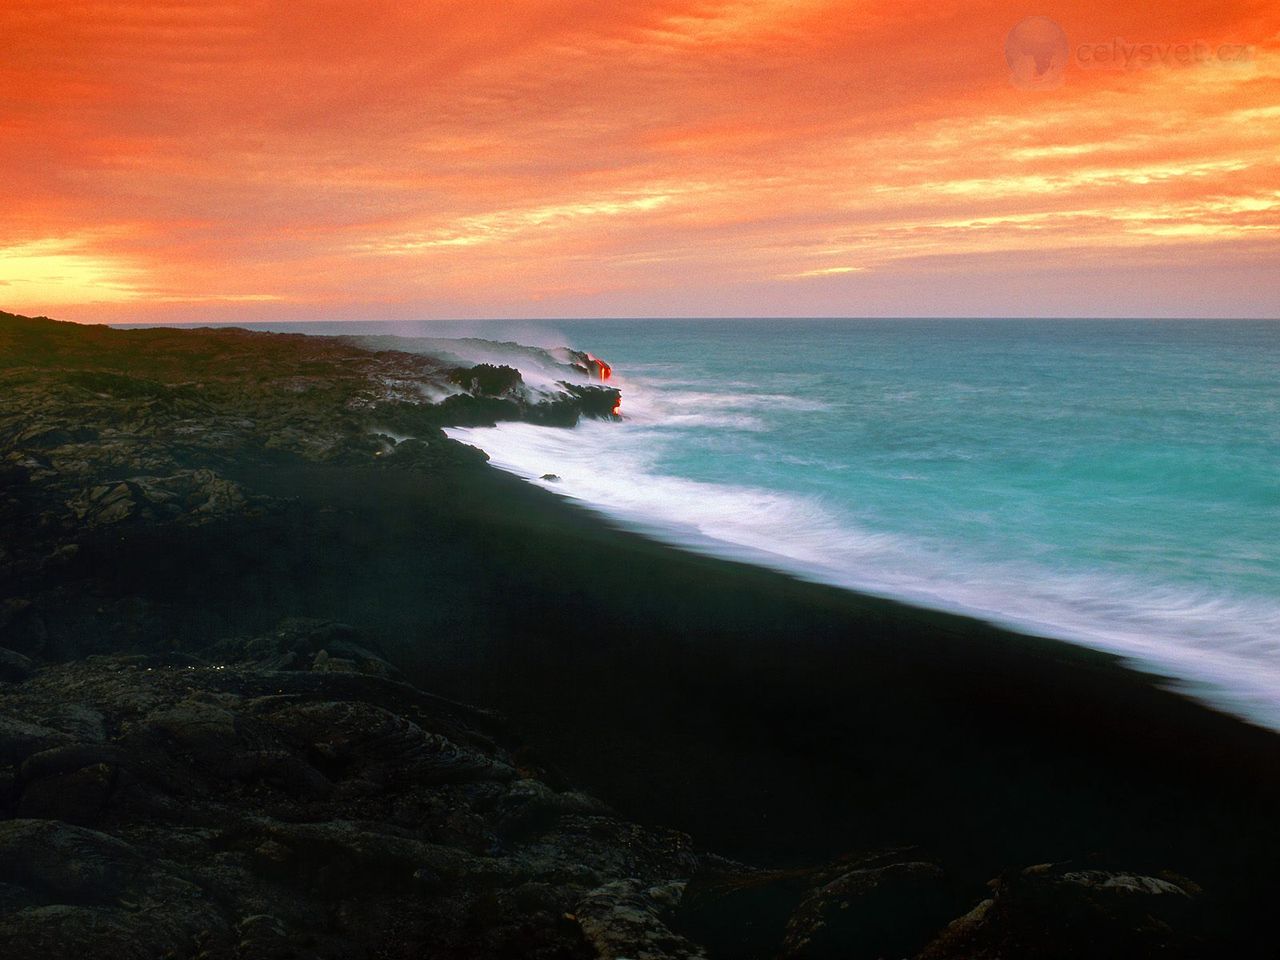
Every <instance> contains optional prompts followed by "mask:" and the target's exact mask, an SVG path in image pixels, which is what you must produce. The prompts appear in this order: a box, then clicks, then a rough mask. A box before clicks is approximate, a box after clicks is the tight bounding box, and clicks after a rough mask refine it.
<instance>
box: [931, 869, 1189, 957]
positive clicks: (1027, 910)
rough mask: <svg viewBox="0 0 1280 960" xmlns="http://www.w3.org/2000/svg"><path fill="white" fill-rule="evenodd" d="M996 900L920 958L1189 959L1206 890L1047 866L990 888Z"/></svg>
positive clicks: (1166, 880) (1182, 882) (1172, 879)
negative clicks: (1202, 894)
mask: <svg viewBox="0 0 1280 960" xmlns="http://www.w3.org/2000/svg"><path fill="white" fill-rule="evenodd" d="M992 888H993V893H992V896H991V898H990V899H988V900H984V901H982V902H981V903H979V904H978V905H977V906H976V907H975V908H974V909H973V910H972V911H970V912H969V913H968V914H966V915H965V916H963V917H961V918H960V919H958V920H956V921H954V922H953V923H951V924H950V925H949V926H948V927H947V928H946V930H945V931H943V933H942V934H941V935H940V936H939V937H938V938H937V939H936V940H935V941H934V942H933V943H931V944H930V945H929V946H928V948H927V949H925V951H924V952H923V953H921V955H920V960H997V958H1005V957H1037V958H1045V960H1069V958H1077V957H1092V958H1098V960H1140V958H1156V957H1169V958H1191V957H1206V956H1210V955H1212V952H1211V951H1206V944H1205V943H1204V942H1203V941H1202V939H1201V938H1200V936H1198V929H1199V925H1200V922H1201V917H1200V904H1199V899H1200V890H1199V888H1198V887H1197V886H1196V884H1194V883H1193V882H1191V881H1190V880H1187V879H1186V878H1185V877H1178V876H1176V875H1172V874H1170V875H1166V876H1147V875H1143V874H1137V873H1128V872H1123V871H1116V870H1100V869H1086V868H1083V867H1080V866H1075V865H1072V864H1044V865H1041V866H1036V867H1028V868H1027V869H1025V870H1023V871H1021V872H1019V873H1013V874H1010V875H1008V876H1005V877H1002V878H1000V879H999V880H996V881H993V883H992Z"/></svg>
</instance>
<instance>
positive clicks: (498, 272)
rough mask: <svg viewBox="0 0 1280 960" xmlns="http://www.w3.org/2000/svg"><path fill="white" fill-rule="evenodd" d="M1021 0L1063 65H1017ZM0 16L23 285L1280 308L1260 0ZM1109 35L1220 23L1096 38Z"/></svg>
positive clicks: (307, 297)
mask: <svg viewBox="0 0 1280 960" xmlns="http://www.w3.org/2000/svg"><path fill="white" fill-rule="evenodd" d="M1030 14H1037V15H1043V16H1048V17H1052V18H1053V19H1054V20H1055V21H1056V22H1057V23H1059V24H1060V25H1061V26H1062V28H1063V29H1064V30H1065V32H1066V35H1067V37H1068V40H1069V43H1070V47H1069V49H1070V51H1071V53H1070V56H1069V59H1068V62H1067V66H1066V72H1065V77H1064V82H1063V83H1062V85H1061V86H1060V87H1058V88H1056V89H1047V90H1042V89H1037V90H1026V89H1020V88H1018V87H1016V86H1015V85H1014V84H1013V83H1012V82H1011V80H1010V73H1009V69H1008V67H1007V65H1006V63H1005V60H1004V43H1005V37H1006V34H1007V33H1008V31H1009V29H1010V28H1011V27H1012V26H1013V25H1014V24H1016V23H1017V22H1018V21H1019V20H1021V19H1022V18H1023V17H1025V16H1028V15H1030ZM0 37H3V38H4V56H3V57H0V194H3V196H2V198H0V199H2V200H3V202H2V203H0V308H4V309H9V310H15V311H19V312H24V313H47V314H51V315H55V316H59V317H63V318H66V319H74V320H112V321H118V320H176V319H190V320H226V319H234V320H253V319H263V320H266V319H330V318H332V319H359V318H364V317H368V318H395V317H417V318H420V317H485V316H500V317H545V316H612V315H618V316H650V315H668V316H670V315H674V316H694V315H718V316H739V315H761V314H763V315H846V316H862V315H1049V316H1073V315H1096V316H1121V315H1140V316H1165V315H1175V316H1176V315H1182V316H1268V317H1277V316H1280V5H1278V4H1276V3H1275V2H1274V0H1264V2H1234V0H1226V2H1211V0H1205V2H1199V0H1196V2H1182V3H1179V2H1177V0H1169V2H1161V3H1140V4H1136V5H1135V4H1125V3H1116V2H1114V0H1108V2H1101V0H1097V2H1092V0H1084V2H1068V3H1060V4H1057V5H1053V6H1049V7H1039V8H1032V9H1028V8H1026V7H1023V6H1022V5H1020V4H1012V3H1006V2H990V3H983V2H977V3H956V2H949V0H939V2H935V3H930V4H907V3H897V4H895V3H882V2H875V0H872V2H824V0H740V2H733V0H706V2H696V0H632V2H629V3H626V4H621V5H615V4H613V3H606V2H573V0H533V2H517V0H508V2H490V0H476V2H474V3H459V2H457V0H448V2H436V0H427V2H416V3H408V2H402V3H384V2H379V0H375V2H363V3H358V4H356V3H339V2H321V3H308V2H299V3H290V4H283V3H276V2H263V3H249V2H227V3H218V2H217V0H209V2H201V3H193V4H189V5H188V4H183V3H179V2H175V3H155V4H127V3H94V2H83V3H59V2H58V0H40V2H27V0H0ZM1116 39H1121V40H1123V41H1126V42H1129V43H1143V42H1146V43H1152V44H1159V45H1169V44H1176V43H1188V44H1189V43H1197V42H1198V43H1199V44H1201V45H1203V48H1204V49H1208V50H1210V51H1213V52H1214V53H1215V54H1216V55H1213V56H1211V57H1210V58H1208V59H1204V60H1201V61H1197V62H1191V63H1186V64H1179V63H1177V62H1176V60H1170V61H1169V62H1167V63H1160V62H1156V63H1153V64H1151V65H1148V66H1145V67H1132V68H1129V69H1125V68H1123V67H1120V68H1114V67H1107V68H1102V67H1099V66H1097V65H1096V63H1094V64H1090V63H1086V62H1084V61H1085V58H1086V57H1090V58H1091V57H1092V54H1082V53H1081V52H1080V51H1081V50H1082V49H1083V48H1085V47H1087V48H1088V49H1090V50H1093V49H1094V48H1096V47H1097V46H1098V45H1106V46H1108V47H1109V46H1110V45H1111V44H1112V41H1113V40H1116ZM1223 44H1228V45H1230V46H1229V47H1226V48H1223V47H1221V45H1223ZM1237 46H1240V47H1246V48H1247V49H1246V50H1243V51H1242V52H1237V51H1236V47H1237ZM1224 49H1225V50H1226V51H1227V57H1228V58H1227V59H1226V60H1224V59H1222V56H1221V55H1220V54H1221V51H1222V50H1224Z"/></svg>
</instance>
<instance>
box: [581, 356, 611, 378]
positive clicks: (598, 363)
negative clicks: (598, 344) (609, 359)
mask: <svg viewBox="0 0 1280 960" xmlns="http://www.w3.org/2000/svg"><path fill="white" fill-rule="evenodd" d="M587 361H588V362H589V363H590V364H591V365H592V366H593V367H594V368H595V377H596V379H598V380H608V379H609V378H610V377H612V376H613V367H611V366H609V364H607V363H605V362H604V361H603V360H601V359H600V358H599V357H593V356H592V355H591V354H589V353H588V354H587Z"/></svg>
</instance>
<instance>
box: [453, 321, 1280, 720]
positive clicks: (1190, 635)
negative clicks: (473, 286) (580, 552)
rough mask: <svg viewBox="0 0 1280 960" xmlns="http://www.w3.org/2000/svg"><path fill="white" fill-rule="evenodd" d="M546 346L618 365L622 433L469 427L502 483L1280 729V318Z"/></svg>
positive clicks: (579, 327)
mask: <svg viewBox="0 0 1280 960" xmlns="http://www.w3.org/2000/svg"><path fill="white" fill-rule="evenodd" d="M558 329H559V330H560V331H562V332H563V333H564V335H565V336H564V337H563V338H562V339H568V340H570V341H571V342H572V343H573V345H575V346H579V347H583V348H586V349H590V350H592V351H593V352H595V353H597V354H599V355H601V356H603V357H605V358H606V359H608V360H609V361H610V362H611V363H613V364H614V367H615V370H616V371H617V374H618V383H619V385H620V386H621V387H622V388H623V397H624V399H623V406H622V410H623V413H624V414H626V415H627V416H628V417H629V418H630V419H629V420H628V422H627V423H625V424H623V425H621V426H620V427H618V426H614V425H608V424H587V425H584V426H583V427H580V428H579V429H578V430H577V431H575V433H577V434H580V435H581V436H577V437H574V438H573V439H572V440H569V439H568V438H561V437H556V436H554V435H551V436H548V435H547V431H537V430H536V429H532V428H525V427H522V426H504V427H500V428H498V429H497V430H493V431H471V432H469V435H468V438H469V439H470V440H471V441H472V442H474V443H476V444H478V445H479V446H481V447H483V448H485V449H486V450H488V451H489V452H490V453H491V455H493V456H494V458H495V460H496V461H498V462H499V463H500V464H501V465H505V466H507V467H508V468H510V469H514V470H516V471H517V472H522V473H524V474H525V475H527V476H531V477H536V476H540V475H541V474H543V473H548V472H550V473H556V474H558V475H560V476H561V477H562V481H561V482H560V483H559V484H555V485H554V488H555V489H559V490H561V491H562V492H566V493H568V494H570V495H573V496H577V497H580V498H581V499H584V500H586V501H587V502H589V503H592V504H595V505H597V506H598V507H600V508H602V509H603V510H605V511H606V512H608V513H610V514H612V515H613V516H615V517H617V518H619V519H621V520H623V521H624V522H627V523H630V524H632V525H635V526H639V527H642V528H644V529H646V530H648V531H650V532H654V533H657V534H658V535H660V536H663V537H665V538H666V539H670V540H673V541H675V542H677V543H682V544H684V545H687V546H694V547H698V548H702V549H710V550H712V551H713V552H717V553H722V554H727V555H730V556H736V557H739V558H745V559H750V560H754V561H756V562H762V563H768V564H770V565H773V566H777V567H781V568H783V569H787V570H791V571H792V572H795V573H799V574H802V575H804V576H808V577H811V578H814V579H819V580H824V581H827V582H831V583H836V584H840V585H846V586H850V587H856V588H861V589H866V590H872V591H874V592H877V593H882V594H885V595H889V596H894V597H898V598H902V599H908V600H912V601H916V602H921V603H926V604H929V605H933V606H937V607H942V608H945V609H950V610H958V611H963V612H968V613H973V614H976V615H979V616H982V617H985V618H987V619H991V620H995V621H997V622H1001V623H1005V624H1009V625H1013V626H1017V627H1021V628H1024V629H1030V630H1034V631H1036V632H1039V633H1044V634H1049V635H1053V636H1058V637H1062V638H1065V639H1072V640H1076V641H1080V642H1084V643H1088V644H1090V645H1093V646H1097V647H1102V648H1105V649H1109V650H1114V651H1119V652H1121V653H1124V654H1127V655H1129V656H1131V657H1134V658H1136V659H1138V660H1139V661H1141V662H1142V663H1144V664H1145V665H1146V666H1147V667H1148V668H1150V669H1154V670H1156V671H1158V672H1161V673H1165V674H1167V675H1170V676H1172V677H1175V678H1177V679H1179V680H1181V681H1184V682H1185V683H1186V684H1187V685H1189V686H1190V687H1192V688H1193V689H1195V690H1196V691H1197V692H1199V693H1201V694H1202V695H1204V696H1206V697H1208V698H1209V699H1210V700H1213V701H1214V702H1216V703H1218V704H1220V705H1222V706H1224V707H1227V708H1229V709H1232V710H1233V711H1235V712H1237V713H1240V714H1243V715H1246V716H1249V717H1251V718H1253V719H1255V720H1258V721H1259V722H1263V723H1266V724H1268V725H1271V726H1280V323H1269V322H1218V321H1148V322H1144V321H1082V320H1071V321H1044V320H1033V321H1006V320H981V321H976V320H975V321H957V320H858V321H830V320H814V321H796V320H788V321H759V320H743V321H733V322H723V321H719V322H718V321H691V322H687V321H680V322H672V321H644V322H633V323H618V322H605V321H591V322H587V321H579V322H574V323H564V324H561V325H559V327H558ZM552 340H555V337H554V336H550V337H548V338H547V341H548V342H550V341H552Z"/></svg>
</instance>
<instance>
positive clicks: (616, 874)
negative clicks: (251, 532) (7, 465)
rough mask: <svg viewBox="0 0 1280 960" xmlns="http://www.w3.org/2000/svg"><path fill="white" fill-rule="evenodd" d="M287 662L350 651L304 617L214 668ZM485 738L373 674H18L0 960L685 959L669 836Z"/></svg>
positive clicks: (61, 670) (184, 669) (4, 804)
mask: <svg viewBox="0 0 1280 960" xmlns="http://www.w3.org/2000/svg"><path fill="white" fill-rule="evenodd" d="M304 638H305V643H304ZM298 643H304V646H305V644H307V643H324V644H325V646H326V648H327V647H335V648H338V649H342V650H344V652H348V653H353V652H354V651H363V652H364V653H366V654H370V655H372V652H371V651H367V650H364V648H362V647H361V646H360V645H359V643H358V638H357V637H356V636H355V635H354V633H353V632H352V631H350V628H343V627H341V626H340V625H333V624H323V623H316V622H308V623H299V622H290V623H288V624H285V625H282V627H281V628H280V630H278V631H276V632H275V633H274V634H272V635H270V636H269V637H265V638H258V639H257V640H256V641H253V640H250V641H229V642H227V643H225V644H221V645H219V652H220V653H222V654H226V653H228V652H230V651H232V650H234V649H240V650H242V651H244V652H246V653H247V654H249V655H257V656H261V657H263V659H264V660H273V659H277V658H279V657H280V656H281V653H282V651H283V652H286V653H287V652H289V651H291V650H292V649H293V646H294V645H295V644H298ZM342 644H350V645H351V646H350V647H342V646H341V645H342ZM27 716H31V717H44V718H46V720H47V723H48V724H49V725H44V724H36V723H32V722H29V721H26V720H23V719H20V718H21V717H27ZM54 724H57V725H58V726H57V727H55V726H54ZM78 737H84V738H86V739H75V738H78ZM504 739H505V736H504V734H503V733H502V724H501V721H500V720H498V719H497V718H495V717H494V716H493V715H492V714H487V713H485V712H484V711H476V710H473V709H471V708H467V707H465V706H462V705H455V704H451V703H450V702H449V701H446V700H442V699H440V698H436V697H431V696H430V695H428V694H425V693H422V692H421V691H418V690H416V689H414V688H413V687H409V686H407V685H406V684H403V683H400V682H398V681H395V680H392V679H389V678H387V677H385V676H380V675H377V674H376V673H360V672H329V671H325V670H319V671H317V670H307V669H305V668H304V667H302V666H300V665H298V664H296V663H295V664H291V665H290V667H289V668H287V669H285V670H283V671H277V670H272V669H270V668H264V667H262V666H260V665H258V664H255V663H252V662H245V661H240V662H227V661H222V662H210V661H208V660H204V659H202V658H197V657H191V656H185V657H184V656H165V657H153V656H118V657H94V658H92V659H90V660H85V661H75V662H71V663H66V664H61V665H54V666H46V667H40V668H36V669H35V670H34V671H33V672H32V674H31V675H30V676H29V677H28V678H27V679H26V680H24V681H21V682H19V683H12V684H10V685H9V687H8V689H7V690H6V694H5V698H4V700H3V702H2V703H0V745H3V747H4V752H3V755H2V756H0V767H3V768H4V769H7V770H9V771H10V773H9V774H8V775H7V777H8V780H7V783H8V786H7V788H5V789H4V790H0V818H3V819H0V905H3V909H2V910H0V955H2V956H5V957H6V958H8V957H13V958H21V957H41V958H49V957H54V958H57V957H71V956H73V955H75V956H83V955H86V954H87V955H90V956H103V957H117V956H121V957H134V956H136V957H140V958H141V957H148V958H151V957H163V956H200V957H206V958H215V957H217V958H221V957H227V958H230V957H242V956H243V957H256V956H273V955H274V956H307V957H364V956H371V955H377V956H397V957H399V956H404V957H409V956H503V957H510V956H525V955H528V956H546V957H552V956H555V957H581V958H584V960H585V958H589V957H592V956H622V955H627V956H645V957H650V958H655V960H657V958H663V957H692V956H698V955H700V954H699V952H698V948H696V947H695V946H693V945H692V944H691V943H690V942H689V941H687V940H686V939H685V938H684V937H682V936H681V935H679V934H677V933H673V932H672V931H671V930H670V929H669V928H668V927H667V926H666V922H667V920H668V919H669V917H670V916H671V915H672V914H673V912H674V909H675V907H676V905H677V904H678V903H679V899H680V893H681V891H683V889H684V881H685V880H686V879H687V877H688V876H690V875H691V874H693V873H695V872H696V871H697V870H698V869H699V863H700V856H699V854H698V853H697V852H696V851H695V850H694V849H693V847H692V845H691V844H690V842H689V840H688V838H687V837H685V836H683V835H681V834H678V833H675V832H672V831H667V830H662V829H659V828H653V827H642V826H639V825H637V824H633V823H628V822H626V821H625V820H621V819H618V818H616V817H614V816H613V815H611V814H610V813H609V811H608V810H607V808H605V807H604V806H603V805H601V804H600V803H598V802H597V801H595V800H593V799H591V798H590V797H587V796H585V795H583V794H579V793H575V792H572V791H558V790H556V789H554V788H553V787H551V786H548V785H547V783H546V782H545V781H544V780H542V779H541V778H540V776H539V772H538V771H537V770H536V769H530V768H528V767H527V766H525V765H524V761H521V760H517V758H516V755H515V753H514V752H513V751H512V750H511V749H510V748H508V747H505V746H503V745H502V741H503V740H504ZM10 818H12V819H10ZM641 948H643V949H641Z"/></svg>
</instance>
